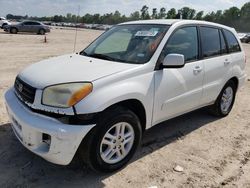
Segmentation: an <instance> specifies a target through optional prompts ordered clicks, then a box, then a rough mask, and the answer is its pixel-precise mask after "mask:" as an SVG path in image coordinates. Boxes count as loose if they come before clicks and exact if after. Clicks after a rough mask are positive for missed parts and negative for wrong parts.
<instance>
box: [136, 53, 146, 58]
mask: <svg viewBox="0 0 250 188" xmlns="http://www.w3.org/2000/svg"><path fill="white" fill-rule="evenodd" d="M144 56H145V55H144V54H142V53H139V54H137V57H144Z"/></svg>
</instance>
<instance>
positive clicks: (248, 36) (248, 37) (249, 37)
mask: <svg viewBox="0 0 250 188" xmlns="http://www.w3.org/2000/svg"><path fill="white" fill-rule="evenodd" d="M238 37H239V39H240V41H241V42H245V43H249V42H250V33H238Z"/></svg>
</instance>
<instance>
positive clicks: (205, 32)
mask: <svg viewBox="0 0 250 188" xmlns="http://www.w3.org/2000/svg"><path fill="white" fill-rule="evenodd" d="M200 31H201V42H202V52H203V57H211V56H216V55H219V54H220V53H221V48H220V46H221V45H220V36H219V29H216V28H211V27H201V28H200Z"/></svg>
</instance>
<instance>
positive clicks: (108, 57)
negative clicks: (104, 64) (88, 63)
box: [87, 54, 116, 61]
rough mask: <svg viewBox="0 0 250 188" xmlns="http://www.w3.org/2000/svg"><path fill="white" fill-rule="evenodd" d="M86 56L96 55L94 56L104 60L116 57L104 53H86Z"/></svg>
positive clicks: (113, 59)
mask: <svg viewBox="0 0 250 188" xmlns="http://www.w3.org/2000/svg"><path fill="white" fill-rule="evenodd" d="M87 56H89V57H96V58H99V59H104V60H109V61H115V60H116V59H115V58H112V57H110V56H108V55H104V54H87Z"/></svg>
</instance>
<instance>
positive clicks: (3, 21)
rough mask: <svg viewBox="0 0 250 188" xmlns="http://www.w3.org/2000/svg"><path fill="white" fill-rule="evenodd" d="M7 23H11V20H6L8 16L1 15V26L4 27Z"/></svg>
mask: <svg viewBox="0 0 250 188" xmlns="http://www.w3.org/2000/svg"><path fill="white" fill-rule="evenodd" d="M6 25H10V22H9V21H8V20H6V18H4V17H0V27H1V28H4V26H6Z"/></svg>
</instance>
